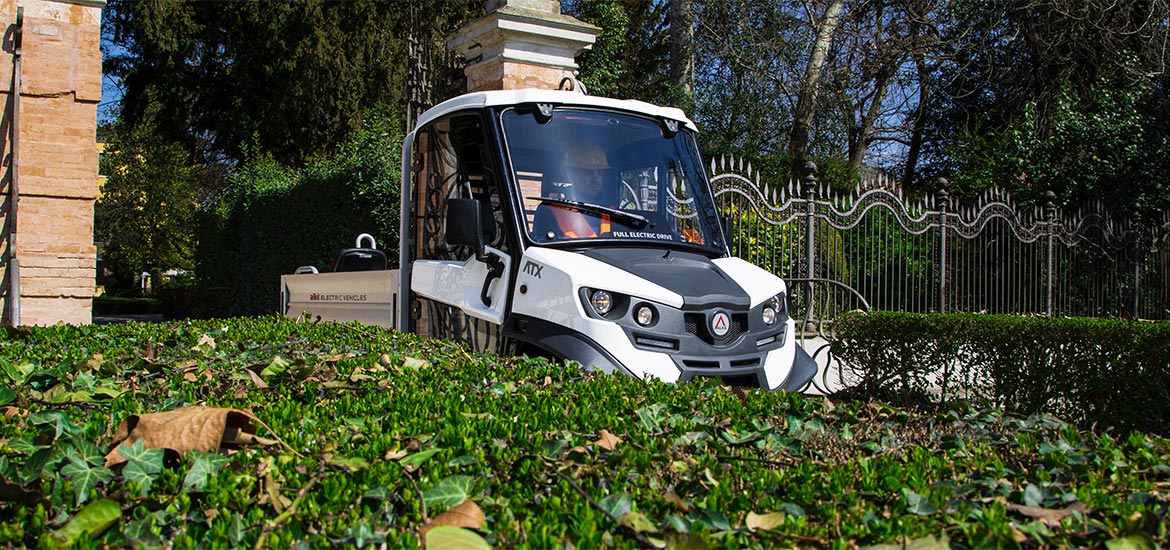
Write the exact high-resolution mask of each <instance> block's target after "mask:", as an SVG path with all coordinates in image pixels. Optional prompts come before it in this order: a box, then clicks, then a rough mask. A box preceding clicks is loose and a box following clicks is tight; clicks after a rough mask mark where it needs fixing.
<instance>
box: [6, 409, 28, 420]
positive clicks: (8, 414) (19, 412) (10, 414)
mask: <svg viewBox="0 0 1170 550" xmlns="http://www.w3.org/2000/svg"><path fill="white" fill-rule="evenodd" d="M0 414H3V415H4V418H6V419H9V420H11V419H12V417H14V416H28V411H26V410H22V409H19V408H17V407H0Z"/></svg>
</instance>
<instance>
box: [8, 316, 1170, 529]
mask: <svg viewBox="0 0 1170 550" xmlns="http://www.w3.org/2000/svg"><path fill="white" fill-rule="evenodd" d="M0 371H2V372H0V381H2V383H3V386H2V388H0V405H3V406H5V408H4V409H3V411H4V415H3V418H0V475H2V477H3V480H2V481H0V545H3V546H8V547H25V546H37V545H40V546H46V547H55V546H64V545H67V544H75V545H77V546H80V547H101V546H115V547H130V546H146V547H154V546H158V545H166V546H173V547H177V548H186V547H207V548H237V547H272V548H290V547H294V548H304V547H308V548H331V547H337V546H341V547H351V546H365V545H378V546H381V545H385V546H386V547H389V548H411V547H419V545H425V546H426V547H429V548H483V547H488V546H493V547H500V548H508V547H529V548H567V547H576V548H599V547H613V548H635V547H663V546H666V547H672V548H707V547H710V548H745V547H765V548H767V547H796V546H799V547H831V548H853V547H866V546H872V547H877V548H894V547H897V548H901V547H903V545H914V547H916V548H948V547H951V548H969V547H971V548H974V547H1016V546H1019V547H1108V548H1115V549H1120V548H1155V547H1157V546H1160V545H1166V544H1170V535H1168V533H1167V521H1166V513H1167V509H1168V508H1170V466H1168V464H1170V444H1168V442H1167V440H1165V439H1161V438H1157V437H1153V436H1144V435H1141V434H1140V433H1134V434H1132V435H1129V436H1127V437H1125V438H1119V437H1118V438H1115V437H1111V436H1109V435H1103V434H1093V433H1090V432H1086V431H1080V430H1078V429H1076V428H1075V427H1072V426H1069V425H1066V424H1064V423H1062V422H1060V421H1058V420H1056V419H1053V418H1050V417H1036V418H1027V419H1024V418H1017V417H1012V416H1007V415H1003V414H1000V413H997V412H996V411H993V410H986V409H979V408H976V407H969V406H953V407H950V408H948V409H945V410H944V411H942V412H937V413H931V414H923V413H915V412H906V411H902V410H898V409H895V408H892V407H889V406H886V405H883V404H881V403H876V402H850V403H834V402H831V401H828V400H826V399H824V398H811V397H804V396H800V395H792V394H786V393H764V392H758V391H746V392H745V391H733V390H730V389H728V388H725V387H721V386H719V385H717V384H716V383H715V382H713V381H707V382H701V383H688V384H682V385H677V386H672V385H666V384H661V383H657V382H642V381H637V380H633V379H628V378H624V377H620V376H601V375H594V374H586V373H582V372H579V371H578V370H576V369H572V368H567V367H565V366H563V365H558V364H549V363H547V362H545V361H544V360H528V359H504V358H498V357H493V356H487V355H474V354H469V353H467V352H465V351H464V350H463V349H461V348H458V347H455V346H452V345H449V344H445V343H441V342H434V341H422V340H419V339H417V338H414V337H412V336H407V335H402V334H396V333H390V332H385V331H382V330H380V329H373V328H368V327H361V326H357V325H334V324H318V325H310V324H305V323H297V322H295V321H292V320H288V319H283V318H274V317H269V318H249V319H230V320H214V321H206V322H187V323H162V324H149V325H147V324H126V325H106V326H89V327H68V326H57V327H51V328H43V329H42V328H38V329H20V330H12V331H9V332H8V333H7V334H6V335H5V336H4V337H3V338H2V339H0ZM190 405H208V406H213V407H223V408H233V409H247V410H250V411H252V413H254V415H255V417H256V418H257V419H258V420H259V421H261V422H262V423H263V424H264V425H265V426H267V428H258V432H259V433H258V434H257V435H260V436H263V437H265V438H270V439H274V440H275V439H279V440H281V441H283V442H284V443H286V444H287V445H288V447H285V446H282V445H280V444H246V445H243V446H241V447H240V448H238V449H235V450H222V451H221V452H218V453H212V452H202V451H190V452H188V453H186V454H184V455H182V456H168V455H167V454H165V453H164V452H163V451H161V450H158V449H150V448H148V447H146V446H144V445H142V444H141V443H137V444H133V445H122V446H121V447H119V450H120V451H121V453H122V455H123V456H125V457H126V458H127V459H128V461H127V462H125V463H122V464H121V465H116V466H113V467H112V468H107V467H106V466H105V464H106V463H105V460H104V456H105V454H106V453H107V451H109V450H110V447H111V442H112V437H113V433H114V431H115V430H116V428H117V427H118V425H119V424H120V423H121V422H122V421H123V420H126V419H127V418H128V417H130V416H131V415H141V414H146V413H155V412H162V411H170V410H173V409H176V408H179V407H183V406H190ZM269 430H270V431H269ZM469 501H470V503H473V504H469ZM479 514H482V516H480V515H479ZM436 525H438V526H437V527H436ZM424 526H428V527H433V528H429V529H428V530H426V534H425V535H421V536H420V528H423V527H424Z"/></svg>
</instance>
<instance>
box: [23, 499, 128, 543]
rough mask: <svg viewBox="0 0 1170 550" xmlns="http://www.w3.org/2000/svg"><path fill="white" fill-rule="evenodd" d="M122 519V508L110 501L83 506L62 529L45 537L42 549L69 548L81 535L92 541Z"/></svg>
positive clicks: (42, 541) (99, 501)
mask: <svg viewBox="0 0 1170 550" xmlns="http://www.w3.org/2000/svg"><path fill="white" fill-rule="evenodd" d="M119 519H122V506H121V505H119V504H118V503H117V502H114V501H112V500H96V501H94V502H91V503H89V504H87V505H85V508H82V509H81V511H80V512H77V515H75V516H73V519H70V520H69V523H66V524H65V526H64V527H62V528H60V529H58V530H56V531H53V533H52V534H51V535H45V536H44V538H42V539H41V546H42V547H49V548H69V547H72V546H73V543H74V542H76V541H77V539H78V538H80V537H81V536H82V535H85V534H88V535H89V538H90V540H94V539H96V538H97V537H98V535H101V534H102V533H104V532H105V531H106V529H109V528H110V527H112V526H113V525H114V524H115V523H117V522H118V520H119Z"/></svg>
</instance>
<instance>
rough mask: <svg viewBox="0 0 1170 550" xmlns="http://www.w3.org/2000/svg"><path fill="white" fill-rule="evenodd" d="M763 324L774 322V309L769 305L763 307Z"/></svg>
mask: <svg viewBox="0 0 1170 550" xmlns="http://www.w3.org/2000/svg"><path fill="white" fill-rule="evenodd" d="M763 317H764V324H765V325H770V324H772V323H775V322H776V310H775V309H772V308H771V307H765V308H764V312H763Z"/></svg>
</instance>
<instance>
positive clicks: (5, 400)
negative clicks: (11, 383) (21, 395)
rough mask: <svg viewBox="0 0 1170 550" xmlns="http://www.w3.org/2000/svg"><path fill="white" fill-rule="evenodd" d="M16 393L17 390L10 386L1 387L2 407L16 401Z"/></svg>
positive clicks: (0, 404) (0, 405)
mask: <svg viewBox="0 0 1170 550" xmlns="http://www.w3.org/2000/svg"><path fill="white" fill-rule="evenodd" d="M16 395H17V393H16V390H14V389H12V388H9V387H8V386H4V387H2V388H0V407H3V406H4V405H7V404H9V403H11V402H13V401H16Z"/></svg>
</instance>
